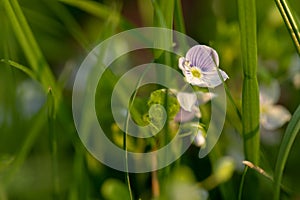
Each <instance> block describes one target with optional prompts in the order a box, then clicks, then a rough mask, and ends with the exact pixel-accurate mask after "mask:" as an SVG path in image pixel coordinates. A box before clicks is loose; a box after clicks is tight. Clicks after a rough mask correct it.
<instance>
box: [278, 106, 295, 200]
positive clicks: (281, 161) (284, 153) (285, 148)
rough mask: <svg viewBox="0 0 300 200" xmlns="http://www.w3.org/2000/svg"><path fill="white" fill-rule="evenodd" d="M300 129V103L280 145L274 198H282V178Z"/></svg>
mask: <svg viewBox="0 0 300 200" xmlns="http://www.w3.org/2000/svg"><path fill="white" fill-rule="evenodd" d="M299 131H300V105H299V106H298V108H297V110H296V111H295V113H294V114H293V116H292V119H291V121H290V122H289V124H288V127H287V129H286V131H285V134H284V137H283V140H282V143H281V145H280V149H279V153H278V156H277V161H276V165H275V173H274V191H275V193H274V199H275V200H277V199H279V198H280V185H281V180H282V174H283V170H284V167H285V164H286V161H287V159H288V156H289V153H290V150H291V148H292V145H293V143H294V141H295V139H296V136H297V135H298V133H299Z"/></svg>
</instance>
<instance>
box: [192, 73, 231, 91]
mask: <svg viewBox="0 0 300 200" xmlns="http://www.w3.org/2000/svg"><path fill="white" fill-rule="evenodd" d="M219 72H220V73H221V75H222V77H223V80H224V81H225V80H226V79H228V78H229V77H228V75H227V74H226V73H225V72H224V71H222V70H220V69H219ZM201 80H202V81H203V82H204V83H205V84H206V87H209V88H215V87H217V86H218V85H221V84H222V80H221V78H220V76H219V73H218V71H217V70H214V71H210V72H202V76H201ZM191 84H193V83H191ZM199 86H200V85H199ZM200 87H202V85H201V86H200Z"/></svg>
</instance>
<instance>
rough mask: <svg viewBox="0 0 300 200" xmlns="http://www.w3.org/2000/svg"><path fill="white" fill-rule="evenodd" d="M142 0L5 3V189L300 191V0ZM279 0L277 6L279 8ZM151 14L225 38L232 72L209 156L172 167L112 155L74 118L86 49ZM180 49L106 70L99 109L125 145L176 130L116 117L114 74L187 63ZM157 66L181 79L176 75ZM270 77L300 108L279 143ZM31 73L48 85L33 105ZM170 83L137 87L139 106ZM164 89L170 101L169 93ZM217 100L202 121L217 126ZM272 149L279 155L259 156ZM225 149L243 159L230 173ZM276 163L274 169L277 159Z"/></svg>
mask: <svg viewBox="0 0 300 200" xmlns="http://www.w3.org/2000/svg"><path fill="white" fill-rule="evenodd" d="M291 3H293V4H292V5H293V6H290V4H291ZM141 4H143V1H92V0H77V1H75V0H53V1H47V0H45V1H42V3H41V2H40V1H38V0H24V1H19V0H6V1H1V2H0V27H1V28H2V29H1V32H0V60H1V62H0V199H4V200H5V199H24V200H27V199H30V200H35V199H41V198H46V199H70V200H76V199H108V200H110V199H111V200H113V199H121V198H127V199H150V198H153V197H154V199H159V200H160V199H171V198H172V197H171V196H172V195H174V194H175V193H176V191H180V194H183V195H184V196H185V197H186V198H188V197H189V195H192V194H194V193H196V194H198V195H197V197H200V196H201V195H200V193H199V191H200V189H201V190H206V192H207V194H208V195H209V199H247V198H248V199H250V198H252V197H253V195H256V196H255V197H257V198H269V197H270V196H273V197H274V199H281V198H283V199H284V198H285V199H289V198H293V197H295V196H299V195H300V194H299V192H298V191H296V189H297V188H299V187H300V182H299V176H298V167H297V166H299V164H300V162H299V159H298V153H297V152H299V150H300V149H299V148H300V147H298V146H297V145H296V144H298V142H299V141H298V137H297V135H298V133H299V122H300V119H299V116H300V110H299V106H298V104H299V99H300V94H299V88H298V89H297V87H298V86H297V85H296V83H294V82H293V78H294V75H295V74H296V72H297V70H298V71H299V73H300V69H299V68H300V64H299V61H296V62H295V61H294V62H293V61H292V60H293V59H294V58H295V55H296V56H297V53H298V55H299V49H300V48H299V41H300V39H299V38H300V37H299V28H298V27H299V22H298V19H299V18H298V17H299V12H300V10H299V9H298V7H300V4H299V3H298V2H287V1H283V0H276V1H275V2H257V1H255V0H239V1H238V2H235V1H233V0H229V2H228V1H225V0H223V1H214V2H213V3H212V2H210V1H207V2H201V1H191V2H188V3H187V2H185V1H180V0H166V1H158V0H151V1H150V0H147V4H145V5H147V6H145V5H144V4H143V5H141ZM275 4H276V5H277V7H278V10H274V8H275ZM228 5H230V6H228ZM292 8H293V9H292ZM235 13H238V15H236V14H235ZM280 14H281V16H280ZM145 24H146V25H147V26H149V25H151V26H156V27H163V28H169V29H174V30H177V31H179V32H182V33H186V34H187V35H189V36H191V37H192V38H194V39H195V40H196V41H198V42H199V43H200V44H206V45H211V46H212V47H213V48H215V49H216V51H217V52H218V53H219V57H220V68H222V69H223V70H224V71H226V73H227V74H228V75H229V77H230V79H229V80H227V81H226V83H224V84H225V90H226V94H227V100H229V101H230V103H228V107H227V110H226V112H227V117H226V121H225V125H224V129H223V132H222V135H221V137H220V139H219V141H218V143H217V145H216V146H215V147H214V149H213V151H212V152H210V153H209V155H208V157H209V159H207V158H203V159H199V158H198V153H199V150H200V149H199V148H198V147H196V146H194V145H192V146H191V147H190V148H189V149H188V150H187V152H186V153H185V154H184V155H183V156H182V157H181V158H180V161H177V162H176V163H174V164H171V165H170V166H168V167H166V168H163V169H160V170H158V171H156V172H152V173H143V174H129V173H123V172H118V171H116V170H113V169H111V168H109V167H107V166H105V165H103V164H102V163H100V162H99V161H97V160H96V159H94V158H93V157H92V156H91V155H90V154H89V153H88V152H87V151H86V149H85V147H84V146H83V144H82V143H81V141H80V139H79V137H78V135H77V132H76V128H75V126H74V122H73V118H72V109H71V108H72V82H73V78H74V75H75V73H76V71H77V69H78V67H79V66H80V63H81V62H82V61H83V59H84V57H86V55H87V53H88V52H89V51H90V50H91V49H93V47H94V46H96V45H97V44H98V43H99V42H101V41H103V40H105V39H107V38H109V37H110V36H113V35H114V34H116V33H118V32H121V31H123V30H128V29H130V28H135V27H142V26H144V25H145ZM156 38H157V39H156V41H155V42H156V43H157V45H158V46H161V45H160V44H161V43H163V44H169V45H170V46H171V45H174V48H178V47H177V46H176V44H177V43H176V41H173V36H172V35H157V36H156ZM125 42H126V41H125ZM124 44H125V43H124ZM124 44H123V43H122V42H120V46H118V47H109V50H114V51H117V48H119V47H122V48H126V45H128V44H126V45H124ZM179 48H180V47H179ZM150 57H151V58H150ZM177 59H178V56H174V55H172V54H170V53H168V52H164V51H162V50H158V49H151V50H150V51H148V50H147V51H134V52H130V53H129V54H128V55H125V56H122V57H121V58H120V59H118V60H117V61H115V62H114V63H112V66H111V67H115V68H116V69H118V70H119V69H120V70H119V71H118V70H115V71H118V73H119V74H112V72H113V71H107V72H105V73H106V74H105V77H104V78H103V80H101V84H102V85H101V91H100V92H99V94H97V98H96V100H97V101H96V108H97V109H99V110H100V111H99V112H98V114H99V119H98V120H99V122H100V124H101V125H103V127H104V129H105V131H106V134H107V135H108V136H109V138H111V139H112V140H113V141H114V142H115V143H118V139H119V138H121V140H120V141H122V139H123V142H124V146H123V148H124V149H125V150H128V149H130V150H137V151H151V150H153V149H156V148H157V147H161V146H164V145H165V144H166V143H168V142H169V140H170V139H171V138H172V137H173V136H174V133H175V132H176V124H174V123H173V122H170V123H169V124H167V125H165V126H164V129H163V131H162V132H161V133H160V134H159V135H158V137H156V138H155V140H146V141H143V140H141V139H135V138H133V137H127V136H126V133H123V132H122V131H121V130H120V129H118V128H116V124H115V123H114V120H113V119H112V114H111V111H110V104H109V103H110V97H111V92H112V88H113V87H114V85H115V82H116V81H117V80H118V78H120V76H121V75H122V74H123V73H124V72H125V71H127V70H129V69H131V68H132V66H136V65H139V64H141V63H146V62H157V63H161V64H165V65H169V66H170V67H172V68H174V69H178V63H177V62H178V61H177ZM128 65H132V66H128ZM292 68H293V70H294V71H292V72H291V70H292ZM157 75H158V76H159V77H162V78H163V79H164V80H167V81H168V80H173V79H172V78H173V77H170V75H169V74H157ZM142 78H143V77H141V79H142ZM271 79H276V80H278V81H279V84H280V87H281V95H280V99H279V101H278V104H281V105H283V106H285V107H287V108H288V110H289V111H290V112H291V113H294V114H293V116H292V119H291V120H290V122H289V123H288V125H284V126H283V127H281V128H279V129H277V130H276V131H273V132H272V133H271V136H270V138H271V139H273V140H274V141H276V142H275V143H273V144H272V143H268V142H270V141H271V139H270V138H269V139H268V140H266V139H264V137H265V136H266V134H270V133H266V132H265V131H264V129H260V118H259V117H260V102H259V87H258V83H259V84H263V83H264V82H265V81H266V80H271ZM28 80H30V81H33V82H35V83H37V84H38V86H39V87H41V88H42V89H43V94H42V95H43V96H44V99H45V100H44V102H39V103H41V104H42V106H41V107H38V109H37V110H34V111H32V110H30V108H31V107H32V106H33V107H34V108H36V107H37V105H38V103H36V102H35V100H37V99H38V98H37V97H36V96H35V95H36V92H37V91H35V90H34V89H32V88H29V87H28V88H26V90H25V94H24V93H21V92H20V88H21V86H22V84H23V83H24V82H25V81H28ZM159 87H161V86H157V87H152V86H151V87H143V89H141V90H138V89H139V86H137V90H136V92H135V93H134V95H133V98H132V101H134V100H137V102H138V105H139V106H140V105H141V104H142V103H143V102H147V98H149V94H151V92H152V91H151V90H152V89H153V88H159ZM147 95H148V96H147ZM165 95H166V96H165V97H167V98H164V99H165V102H164V105H165V107H168V104H169V100H168V98H169V96H168V92H167V93H166V94H165ZM98 97H99V98H98ZM120 98H122V96H121V95H120ZM98 101H99V102H98ZM210 105H211V104H207V105H205V106H203V107H201V111H202V115H203V116H202V118H201V119H200V121H199V122H200V123H201V124H205V125H208V122H209V120H210V112H211V111H210ZM83 106H88V105H83ZM132 106H133V108H132V110H131V111H132V112H131V113H132V115H136V116H138V117H140V118H141V119H139V120H141V121H142V122H145V118H146V117H147V115H146V114H145V113H144V112H145V108H144V107H143V108H140V107H139V106H136V107H135V104H134V103H133V104H132ZM145 107H147V105H145ZM26 109H27V110H26ZM28 109H29V111H28ZM26 114H27V115H26ZM85 114H86V115H85V116H84V117H83V118H84V119H83V120H84V121H83V123H85V124H86V126H87V127H88V126H89V121H90V120H89V114H88V113H85ZM28 116H29V117H28ZM143 117H144V118H143ZM143 120H144V121H143ZM240 127H242V128H240ZM206 128H207V127H206ZM276 134H277V135H276ZM260 135H261V136H262V137H260ZM149 141H150V142H149ZM293 144H294V146H293ZM260 147H261V148H260ZM292 147H293V148H292ZM120 148H122V142H121V143H120ZM277 149H279V152H278V154H277ZM274 152H276V153H274ZM261 155H263V157H265V158H268V159H264V160H263V161H264V162H260V156H261ZM225 156H228V157H230V158H232V159H234V160H235V170H234V173H233V174H230V175H231V176H230V178H229V179H226V181H225V182H222V181H219V180H217V179H216V174H217V172H216V171H214V170H215V169H217V168H218V161H219V160H222V158H224V157H225ZM243 159H245V160H248V161H251V162H252V163H253V164H254V165H255V166H257V167H258V168H257V169H264V170H265V171H266V173H267V174H270V176H269V177H268V179H267V181H266V180H265V179H266V177H265V176H264V175H263V173H257V171H255V170H252V169H248V167H245V168H244V166H243V165H242V160H243ZM274 163H275V167H274V172H273V171H272V167H270V166H273V165H274ZM241 166H242V167H241ZM243 169H244V172H243ZM221 171H222V170H221ZM219 173H220V172H219ZM32 174H33V175H32ZM272 177H274V178H272ZM295 188H296V189H295ZM195 191H197V192H198V193H197V192H195ZM259 191H260V192H259ZM205 194H206V193H205ZM205 194H202V195H204V196H205ZM170 195H171V196H170Z"/></svg>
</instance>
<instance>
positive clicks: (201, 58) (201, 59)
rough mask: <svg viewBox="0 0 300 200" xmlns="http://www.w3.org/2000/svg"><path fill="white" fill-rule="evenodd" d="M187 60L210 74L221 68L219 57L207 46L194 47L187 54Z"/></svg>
mask: <svg viewBox="0 0 300 200" xmlns="http://www.w3.org/2000/svg"><path fill="white" fill-rule="evenodd" d="M186 59H187V60H188V61H190V62H191V63H192V65H193V66H196V67H198V68H200V69H201V71H204V72H208V71H212V70H214V69H215V68H216V67H218V66H219V56H218V54H217V52H216V51H215V50H214V49H212V48H210V47H208V46H205V45H196V46H193V47H192V48H191V49H190V50H189V51H188V52H187V54H186Z"/></svg>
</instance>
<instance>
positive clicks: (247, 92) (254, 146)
mask: <svg viewBox="0 0 300 200" xmlns="http://www.w3.org/2000/svg"><path fill="white" fill-rule="evenodd" d="M238 11H239V24H240V34H241V49H242V64H243V75H244V79H243V92H242V115H243V116H242V122H243V137H244V151H245V156H246V159H247V160H250V161H251V162H252V163H254V164H255V165H258V162H259V90H258V82H257V41H256V9H255V0H238Z"/></svg>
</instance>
